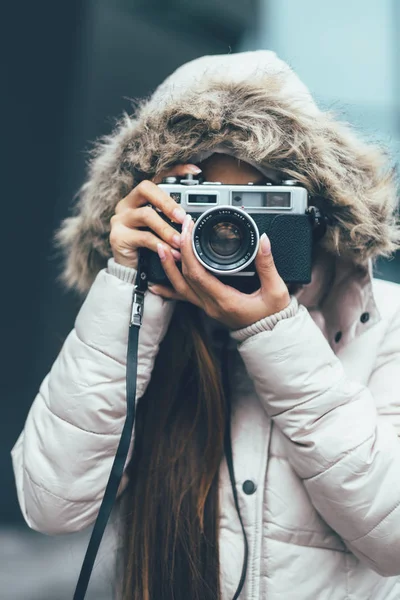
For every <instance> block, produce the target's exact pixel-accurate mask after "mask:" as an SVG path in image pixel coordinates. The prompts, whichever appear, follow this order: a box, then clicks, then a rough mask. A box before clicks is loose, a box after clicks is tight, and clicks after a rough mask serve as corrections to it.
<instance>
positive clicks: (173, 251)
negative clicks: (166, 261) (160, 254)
mask: <svg viewBox="0 0 400 600" xmlns="http://www.w3.org/2000/svg"><path fill="white" fill-rule="evenodd" d="M171 254H172V256H173V257H174V258H175V259H176V260H181V258H182V257H181V253H180V252H178V250H175V248H171Z"/></svg>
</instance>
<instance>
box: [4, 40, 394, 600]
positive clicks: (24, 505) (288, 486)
mask: <svg viewBox="0 0 400 600" xmlns="http://www.w3.org/2000/svg"><path fill="white" fill-rule="evenodd" d="M224 144H227V146H225V147H228V148H229V151H230V152H231V153H232V154H234V155H236V156H239V157H240V158H241V159H243V160H245V161H247V162H249V163H251V164H256V165H257V166H258V167H259V168H260V169H261V170H263V171H264V172H266V173H267V172H269V171H268V170H269V169H271V168H272V169H274V170H273V171H272V174H271V176H272V177H273V176H274V174H276V173H281V174H285V173H287V174H288V175H289V176H290V177H291V178H295V179H297V180H299V181H300V182H301V183H302V184H303V185H304V186H305V187H306V188H307V189H308V191H309V192H310V194H311V195H313V196H314V199H315V201H316V202H319V205H320V207H321V208H322V209H323V211H324V212H325V214H327V215H328V217H329V218H330V225H329V228H328V231H327V234H326V235H325V236H324V238H323V239H322V240H321V241H320V242H319V243H318V247H317V248H316V250H317V252H316V253H315V262H314V266H313V278H312V282H311V284H310V285H308V286H304V287H303V288H302V289H301V290H300V291H299V292H298V293H297V294H296V299H294V300H293V304H292V306H293V307H294V308H295V310H294V313H293V314H292V316H289V315H287V314H286V315H285V318H283V319H281V320H279V321H276V320H275V319H269V320H268V322H266V323H264V326H263V327H258V328H255V327H250V328H247V329H246V331H239V332H233V333H232V335H231V346H230V352H229V361H230V367H231V368H230V369H229V372H230V373H231V376H232V379H233V380H232V385H231V388H232V390H233V398H232V402H233V413H232V446H233V460H234V468H235V476H236V481H237V491H238V495H239V502H240V509H241V513H242V517H243V520H244V525H245V528H246V532H247V537H248V540H249V564H248V571H247V578H246V583H245V587H244V589H243V592H242V594H241V598H243V600H256V599H258V598H263V599H264V598H267V599H268V600H350V599H351V600H398V599H399V598H400V441H399V437H398V436H399V434H400V391H399V390H400V286H398V285H395V284H391V283H387V282H383V281H379V280H375V279H372V260H373V259H374V258H375V257H377V256H379V255H382V254H386V255H387V254H389V253H390V252H391V251H393V250H394V248H395V240H396V238H397V239H398V228H397V227H396V226H395V223H394V219H393V210H394V205H395V203H396V192H395V186H394V184H393V179H392V177H391V175H390V173H389V172H388V170H387V165H386V158H385V157H383V156H382V155H381V154H380V152H379V151H378V150H377V149H376V148H374V147H372V146H369V145H366V144H365V143H363V142H361V141H360V140H358V139H357V138H356V137H355V136H354V134H353V133H352V131H351V130H350V129H349V128H347V127H346V126H343V125H342V124H340V123H337V122H336V121H335V120H334V119H333V118H332V116H331V115H328V114H326V113H324V112H322V111H320V110H319V109H318V108H317V106H316V105H315V103H314V102H313V100H312V99H311V96H310V95H309V93H308V91H307V89H306V88H305V86H304V85H303V84H301V82H299V80H298V79H297V78H296V76H295V75H294V73H293V72H292V71H291V70H290V69H289V68H288V67H287V65H285V64H284V63H282V61H279V59H277V57H276V56H275V55H274V54H273V53H271V52H264V51H260V52H254V53H244V54H239V55H235V54H232V55H228V56H216V57H203V58H202V59H199V60H197V61H194V62H192V63H190V64H189V65H185V66H184V67H182V68H181V69H179V70H178V71H177V73H175V74H174V75H172V76H171V77H170V78H168V79H167V80H166V82H164V84H163V85H162V86H161V87H160V88H159V89H158V90H157V91H156V92H155V95H154V96H153V98H152V99H150V101H149V102H148V103H147V104H144V105H143V106H142V107H141V108H140V110H139V112H138V114H136V115H135V116H134V117H126V118H124V119H123V120H122V121H121V123H120V124H119V126H118V128H117V130H116V132H115V133H114V134H112V135H111V136H109V138H107V139H106V140H105V142H104V143H103V144H101V145H100V146H99V148H98V152H97V153H96V156H95V158H94V159H93V161H92V163H91V166H90V171H89V178H88V181H87V182H86V184H85V185H84V186H83V188H82V191H81V195H80V199H79V203H78V205H77V207H76V211H75V214H74V215H73V216H72V217H70V218H69V219H67V220H66V221H65V222H64V223H63V226H62V228H61V229H60V231H59V234H58V241H59V243H60V244H61V245H62V246H63V248H64V249H65V251H66V256H67V262H66V266H65V271H64V280H65V281H66V282H67V284H68V285H69V286H70V287H75V288H76V289H78V290H80V291H82V292H85V293H86V292H88V295H87V298H86V299H85V302H84V304H83V306H82V308H81V310H80V312H79V314H78V317H77V319H76V323H75V328H74V330H73V331H72V332H71V333H70V335H69V336H68V338H67V340H66V342H65V344H64V346H63V348H62V350H61V352H60V354H59V356H58V358H57V359H56V361H55V363H54V365H53V367H52V369H51V371H50V373H49V374H48V375H47V377H46V378H45V379H44V381H43V384H42V386H41V388H40V391H39V394H38V396H37V398H36V399H35V401H34V402H33V405H32V408H31V410H30V412H29V415H28V418H27V421H26V424H25V428H24V431H23V432H22V434H21V436H20V437H19V439H18V441H17V443H16V445H15V447H14V449H13V453H12V454H13V462H14V469H15V476H16V482H17V489H18V497H19V502H20V505H21V509H22V511H23V514H24V516H25V519H26V521H27V523H28V524H29V525H30V526H31V527H33V528H34V529H37V530H39V531H43V532H46V533H50V534H53V533H60V532H69V531H77V530H80V529H83V528H84V527H86V526H87V525H89V524H90V523H92V522H93V521H94V519H95V517H96V514H97V512H98V509H99V506H100V503H101V499H102V496H103V493H104V489H105V484H106V481H107V478H108V475H109V471H110V468H111V464H112V461H113V457H114V454H115V451H116V448H117V444H118V440H119V436H120V433H121V429H122V425H123V422H124V419H125V365H126V362H125V361H126V346H127V337H128V323H129V316H130V308H131V298H132V287H133V286H132V283H133V280H134V277H135V272H134V271H133V270H131V269H126V268H122V267H120V266H118V265H116V264H115V263H114V261H113V260H112V259H111V260H109V258H110V256H111V252H110V247H109V241H108V233H109V221H110V216H111V215H112V214H113V211H114V208H115V205H116V203H117V202H118V201H119V200H120V199H121V198H122V197H124V196H125V195H126V194H127V193H128V192H129V191H130V189H131V188H132V187H133V186H134V185H136V184H137V183H138V181H139V180H140V179H142V178H143V177H144V176H145V177H147V178H152V177H153V176H154V174H155V173H158V172H160V171H162V170H163V169H165V168H168V167H170V166H171V165H172V164H175V163H176V162H193V160H194V157H195V156H196V155H201V156H205V155H209V154H211V153H212V152H213V151H214V150H215V149H216V148H217V147H221V145H224ZM107 261H108V265H107ZM296 300H297V302H296ZM173 310H174V303H173V302H169V301H164V300H162V299H161V298H160V297H158V296H155V295H154V294H151V292H148V293H147V294H146V300H145V313H144V323H143V326H142V329H141V334H140V347H139V372H138V397H140V396H141V395H142V394H143V393H144V391H145V389H146V386H147V384H148V382H149V379H150V377H151V372H152V367H153V364H154V360H155V356H156V354H157V351H158V347H159V343H160V340H161V339H162V338H163V336H164V334H165V332H166V330H167V327H168V323H169V321H170V318H171V314H172V311H173ZM206 322H208V323H209V326H210V329H211V332H210V333H212V329H213V327H214V326H215V323H212V322H211V320H210V321H207V319H206ZM268 327H269V328H268ZM217 337H218V336H215V339H216V340H217ZM216 343H217V341H216ZM220 506H221V515H220V517H221V518H220V562H221V584H222V590H223V592H222V595H223V600H230V599H231V598H232V596H233V594H234V592H235V590H236V588H237V585H238V581H239V577H240V572H241V567H242V562H243V539H242V533H241V529H240V524H239V521H238V516H237V514H236V511H235V507H234V503H233V497H232V490H231V487H230V480H229V476H228V472H227V467H226V463H225V461H224V462H223V463H222V465H221V469H220Z"/></svg>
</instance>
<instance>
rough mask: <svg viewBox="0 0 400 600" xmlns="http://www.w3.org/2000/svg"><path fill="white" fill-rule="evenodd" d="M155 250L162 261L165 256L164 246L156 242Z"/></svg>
mask: <svg viewBox="0 0 400 600" xmlns="http://www.w3.org/2000/svg"><path fill="white" fill-rule="evenodd" d="M157 252H158V256H159V257H160V259H161V260H163V261H164V260H165V259H166V258H167V254H166V252H165V248H164V246H163V245H162V244H157Z"/></svg>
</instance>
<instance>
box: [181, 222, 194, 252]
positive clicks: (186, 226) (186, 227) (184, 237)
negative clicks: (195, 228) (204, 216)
mask: <svg viewBox="0 0 400 600" xmlns="http://www.w3.org/2000/svg"><path fill="white" fill-rule="evenodd" d="M191 220H192V217H191V216H190V215H186V217H185V220H184V221H183V225H182V233H181V246H182V244H183V242H184V241H185V239H186V235H187V231H188V226H189V223H190V221H191Z"/></svg>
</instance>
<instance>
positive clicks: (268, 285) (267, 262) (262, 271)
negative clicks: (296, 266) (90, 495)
mask: <svg viewBox="0 0 400 600" xmlns="http://www.w3.org/2000/svg"><path fill="white" fill-rule="evenodd" d="M255 265H256V269H257V273H258V276H259V278H260V283H261V287H262V288H264V289H267V290H270V291H271V290H272V289H274V288H275V287H276V286H279V287H281V286H282V278H281V276H280V275H279V273H278V271H277V269H276V266H275V262H274V258H273V256H272V252H271V242H270V240H269V237H268V236H267V234H266V233H263V234H262V236H261V237H260V244H259V246H258V252H257V256H256V259H255Z"/></svg>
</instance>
